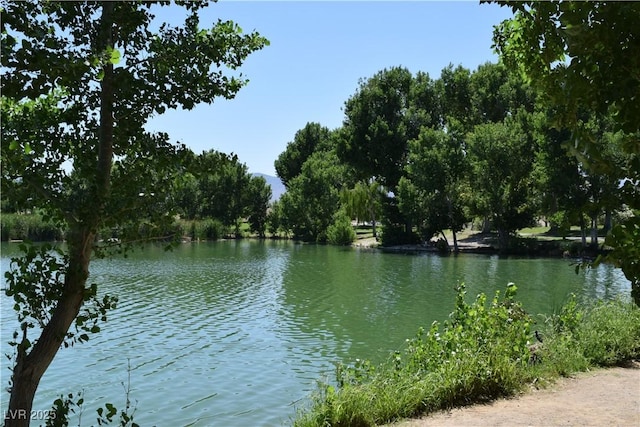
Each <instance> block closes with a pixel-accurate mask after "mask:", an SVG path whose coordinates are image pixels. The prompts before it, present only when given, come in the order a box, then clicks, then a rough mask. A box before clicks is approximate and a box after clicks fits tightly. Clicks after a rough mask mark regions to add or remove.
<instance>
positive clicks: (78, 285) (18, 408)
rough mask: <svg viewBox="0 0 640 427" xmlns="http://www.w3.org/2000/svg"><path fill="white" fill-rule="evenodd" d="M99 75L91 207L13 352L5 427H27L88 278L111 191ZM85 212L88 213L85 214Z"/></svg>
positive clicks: (106, 28)
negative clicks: (59, 285)
mask: <svg viewBox="0 0 640 427" xmlns="http://www.w3.org/2000/svg"><path fill="white" fill-rule="evenodd" d="M113 10H114V3H113V2H104V3H103V4H102V16H101V17H100V32H99V35H98V44H97V49H98V51H99V52H105V51H106V49H107V48H108V47H110V48H113V45H114V43H113V35H112V32H113V29H112V27H113ZM103 70H104V76H103V78H102V81H101V82H100V88H101V94H100V129H99V134H98V138H99V144H98V162H97V165H96V171H95V184H96V185H95V189H94V191H95V193H91V194H90V197H89V199H90V200H91V202H89V203H91V205H92V208H93V209H79V211H80V212H82V213H83V214H84V215H83V216H82V217H81V218H79V220H78V221H77V222H74V223H72V224H69V228H70V233H69V237H68V244H69V253H68V255H69V261H68V264H67V271H66V272H65V280H64V289H63V293H62V296H61V297H60V300H59V301H58V304H57V306H56V308H55V310H54V312H53V315H52V316H51V320H50V321H49V323H47V325H46V326H45V327H44V328H43V329H42V332H41V334H40V337H39V338H38V340H37V341H36V343H35V344H34V345H33V347H32V348H31V351H30V352H29V353H26V349H21V348H20V347H19V348H18V355H17V359H16V365H15V366H14V368H13V376H12V386H11V396H10V398H9V408H8V410H7V412H6V414H5V427H18V426H20V427H26V426H29V422H30V415H31V409H32V407H33V398H34V396H35V393H36V390H37V388H38V384H39V383H40V379H41V378H42V376H43V375H44V373H45V372H46V370H47V368H48V367H49V365H50V364H51V362H52V361H53V358H54V357H55V355H56V353H57V352H58V350H59V349H60V345H61V344H62V341H63V339H64V337H65V336H66V334H67V331H68V330H69V327H70V326H71V324H72V323H73V321H74V320H75V318H76V317H77V316H78V313H79V312H80V307H81V306H82V303H83V302H84V294H85V284H86V281H87V277H89V263H90V261H91V253H92V250H93V243H94V239H95V236H96V230H97V227H98V224H99V223H100V220H101V215H103V211H104V207H105V205H106V201H107V200H108V198H109V194H110V190H111V167H112V165H113V125H114V123H113V122H114V117H113V103H114V97H113V93H114V78H113V64H111V63H110V62H108V61H107V62H106V63H105V64H104V65H103ZM86 212H89V213H88V214H87V213H86Z"/></svg>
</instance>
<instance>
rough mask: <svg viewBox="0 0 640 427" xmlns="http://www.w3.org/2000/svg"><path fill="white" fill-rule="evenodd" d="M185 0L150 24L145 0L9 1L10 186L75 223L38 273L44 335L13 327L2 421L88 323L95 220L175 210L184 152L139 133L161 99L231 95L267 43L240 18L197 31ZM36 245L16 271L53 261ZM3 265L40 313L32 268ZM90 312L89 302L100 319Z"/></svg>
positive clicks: (15, 293) (20, 197) (117, 222)
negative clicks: (250, 58)
mask: <svg viewBox="0 0 640 427" xmlns="http://www.w3.org/2000/svg"><path fill="white" fill-rule="evenodd" d="M181 5H182V7H184V8H185V9H186V15H187V16H186V19H185V22H184V25H183V26H181V27H172V26H169V25H166V24H163V25H161V26H160V28H159V29H158V30H157V31H156V30H154V25H152V20H153V14H152V11H151V5H150V4H148V3H137V2H104V3H101V2H95V3H79V2H35V1H33V2H25V1H20V2H6V3H5V6H6V9H5V11H4V12H5V13H3V19H2V24H1V25H2V27H1V30H2V39H1V47H2V53H3V54H2V59H1V61H2V62H1V64H2V67H3V93H2V108H1V110H2V125H3V140H4V141H3V144H2V151H1V157H2V165H3V167H2V193H3V196H6V197H8V198H10V199H11V200H16V201H18V202H20V203H21V205H22V206H24V204H25V203H27V202H29V203H33V205H35V206H38V207H41V208H42V209H44V211H45V212H46V213H47V215H48V216H49V217H51V218H52V219H54V220H55V221H58V222H60V223H65V224H66V228H67V229H68V230H69V232H68V235H67V248H68V249H67V251H66V253H65V254H64V257H63V258H62V259H63V263H62V264H58V265H56V268H55V269H54V268H50V269H49V270H46V271H49V272H51V275H49V276H46V277H45V276H41V277H40V283H41V284H42V286H45V285H46V286H49V285H50V286H51V289H52V290H51V291H47V293H46V294H45V296H46V298H45V299H46V300H47V303H48V304H49V305H47V308H46V310H45V311H46V313H45V317H46V319H45V321H44V322H43V324H42V325H41V329H40V333H39V336H37V337H34V336H31V335H29V332H30V331H32V329H31V328H32V327H33V326H35V323H34V322H31V321H25V322H24V323H23V326H22V327H21V330H22V333H21V334H18V335H16V341H15V344H16V345H15V347H16V358H15V365H14V368H13V375H12V378H11V397H10V401H9V407H8V411H7V414H9V416H8V418H7V419H6V421H5V422H6V424H5V425H8V426H14V425H23V426H24V425H28V424H29V419H28V417H16V416H15V415H12V414H25V413H26V414H27V415H28V414H29V413H30V412H31V408H32V403H33V397H34V394H35V392H36V389H37V387H38V383H39V381H40V379H41V378H42V375H43V374H44V372H45V371H46V370H47V368H48V366H49V364H50V363H51V361H52V360H53V357H54V356H55V355H56V353H57V351H58V349H59V348H60V345H61V344H62V343H63V342H64V340H65V337H67V336H68V333H69V330H70V327H71V325H72V324H75V325H76V326H78V327H79V328H82V327H83V326H85V325H91V323H88V322H91V319H93V318H94V317H92V316H93V314H90V315H89V316H79V313H80V312H81V309H82V307H83V306H84V305H85V303H87V302H88V301H91V300H92V298H94V297H95V295H96V286H95V285H89V286H87V279H88V277H89V264H90V260H91V258H92V254H96V253H97V254H98V255H100V254H101V253H102V251H101V250H100V249H101V247H100V245H99V244H98V243H96V240H97V233H98V230H99V229H100V228H102V227H116V226H118V227H121V228H122V229H123V230H124V232H123V235H124V236H131V235H132V233H129V232H127V231H133V230H137V229H138V228H139V226H140V223H141V222H142V223H145V224H147V226H152V225H154V224H158V223H160V224H162V223H168V222H169V221H171V218H172V213H173V212H172V211H171V209H170V208H171V207H172V206H173V205H172V204H171V203H169V200H168V196H169V194H170V193H171V189H172V185H173V183H174V182H175V176H176V175H177V174H180V173H182V172H183V171H184V170H183V166H182V165H181V159H182V158H183V157H184V154H183V150H182V148H181V147H178V146H175V145H173V144H170V143H169V141H168V137H167V135H166V134H163V133H158V134H152V133H149V132H147V131H145V130H144V124H145V123H146V121H147V120H148V119H149V117H151V116H152V115H154V114H162V113H163V112H164V111H166V110H167V109H171V108H185V109H191V108H193V107H194V106H195V105H196V104H199V103H203V102H205V103H211V102H213V101H214V99H215V98H216V97H218V96H222V97H226V98H232V97H233V96H234V95H235V94H236V92H237V91H238V90H239V89H240V88H241V87H242V86H243V85H244V84H245V83H246V80H245V79H244V78H243V77H242V76H241V75H233V74H232V73H233V70H236V69H237V68H238V67H239V66H240V65H241V64H242V62H243V60H244V59H245V58H246V57H247V55H249V54H250V53H251V52H253V51H255V50H258V49H260V48H262V47H263V46H264V45H265V44H266V43H267V41H266V40H265V39H264V38H263V37H261V36H260V35H259V34H257V33H251V34H242V32H241V30H240V29H239V27H238V26H237V25H236V24H234V23H233V22H221V21H219V22H218V23H217V24H215V25H213V26H212V27H211V28H210V29H203V28H202V27H201V26H200V23H199V17H198V10H199V9H201V8H202V7H205V6H206V5H207V4H206V3H205V2H198V3H189V2H186V3H182V4H181ZM230 73H231V74H230ZM67 165H68V166H67ZM69 170H71V172H68V171H69ZM30 253H31V252H29V251H28V252H27V257H26V258H22V259H16V260H14V261H13V263H14V265H15V266H16V267H15V268H16V270H12V271H14V272H17V271H21V270H22V269H25V268H32V267H29V265H31V264H32V263H35V264H33V265H36V266H37V265H41V263H43V262H49V261H47V260H48V259H49V258H46V255H43V254H41V256H40V257H31V256H29V254H30ZM35 271H41V273H42V274H44V271H45V270H39V269H37V268H36V270H35ZM9 275H11V277H9ZM9 275H8V277H7V278H8V290H7V292H8V294H9V295H10V296H12V297H13V298H14V300H15V301H16V307H20V312H24V310H27V311H29V310H31V311H32V307H33V304H34V303H35V300H34V299H33V296H31V295H30V294H28V293H25V292H26V288H25V286H26V285H25V283H26V282H25V280H26V279H25V277H26V276H25V275H21V274H15V273H12V272H9ZM51 280H54V281H53V282H51ZM47 289H49V288H47ZM107 305H108V304H107ZM96 309H97V311H95V310H94V311H91V313H95V315H97V316H98V318H100V319H101V320H104V316H103V313H102V312H101V308H100V307H96ZM19 316H22V315H21V314H19ZM89 331H90V332H96V331H97V329H95V328H94V327H93V326H90V327H89ZM81 337H82V335H81ZM82 338H84V337H82ZM19 410H20V411H19Z"/></svg>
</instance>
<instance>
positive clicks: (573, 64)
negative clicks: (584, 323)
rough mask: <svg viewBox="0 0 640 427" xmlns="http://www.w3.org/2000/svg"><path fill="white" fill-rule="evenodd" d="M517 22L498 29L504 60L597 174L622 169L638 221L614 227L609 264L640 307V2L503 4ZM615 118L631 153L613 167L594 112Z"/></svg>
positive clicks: (625, 147)
mask: <svg viewBox="0 0 640 427" xmlns="http://www.w3.org/2000/svg"><path fill="white" fill-rule="evenodd" d="M496 3H498V4H500V5H503V6H508V7H510V8H511V9H512V10H513V12H514V17H513V18H512V19H509V20H506V21H504V22H503V23H501V24H500V25H499V26H498V27H496V28H495V31H494V42H495V47H496V49H497V51H498V52H499V53H500V56H501V58H502V60H503V61H504V62H505V63H506V64H507V65H508V66H509V67H511V68H513V69H515V70H519V71H520V72H521V73H522V74H523V75H524V76H525V77H526V78H527V79H528V80H529V81H530V82H531V84H532V85H534V86H536V87H537V88H538V89H539V90H540V91H541V93H542V94H543V96H544V97H545V99H546V101H547V102H548V103H549V104H550V105H551V106H552V109H553V117H552V120H553V124H554V125H555V126H556V127H559V128H563V127H564V128H567V129H569V130H570V131H571V138H570V144H569V145H568V147H569V148H570V149H571V150H572V152H573V153H574V154H575V155H576V156H577V157H578V158H579V159H580V161H581V162H582V163H583V164H584V165H585V166H586V167H587V168H589V169H591V170H592V171H595V172H597V173H602V172H603V171H604V172H607V171H609V172H610V171H611V170H612V169H615V168H620V169H621V171H622V173H621V177H623V179H622V191H621V195H622V196H623V201H624V203H625V204H626V205H627V206H628V207H629V208H630V209H631V210H632V212H633V214H632V216H630V217H628V218H626V220H625V221H623V222H621V223H620V224H618V225H617V226H615V227H614V229H613V230H612V232H611V233H610V235H609V237H608V239H607V243H608V244H609V245H610V246H611V247H613V252H612V253H611V254H610V255H609V257H608V259H609V260H611V261H613V262H614V263H616V264H617V265H619V266H621V267H622V270H623V272H624V274H625V276H626V277H627V278H628V279H629V280H630V281H631V283H632V294H633V295H634V299H635V301H636V303H638V304H640V263H639V262H638V259H640V217H639V216H638V213H639V210H640V102H638V99H640V72H639V70H640V31H639V30H638V22H639V20H640V4H638V3H636V2H597V3H583V2H571V1H562V2H511V1H498V2H496ZM585 112H587V113H595V114H596V115H597V116H598V117H599V118H602V117H611V118H612V124H613V128H612V129H611V131H612V132H614V133H616V132H621V133H620V134H619V138H620V140H619V141H620V142H619V144H620V147H621V149H622V151H623V152H624V153H626V154H627V156H626V158H625V161H624V162H623V163H616V162H612V161H611V159H610V158H609V159H607V158H606V157H605V156H603V155H602V154H603V152H602V151H601V150H600V147H601V146H600V145H599V137H600V135H599V134H598V133H597V132H594V131H593V127H592V126H590V120H589V118H590V114H587V117H586V118H585Z"/></svg>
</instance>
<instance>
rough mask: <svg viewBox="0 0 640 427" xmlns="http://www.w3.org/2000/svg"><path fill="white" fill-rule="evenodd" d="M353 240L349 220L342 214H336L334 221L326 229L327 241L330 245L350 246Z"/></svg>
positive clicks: (353, 235) (354, 235)
mask: <svg viewBox="0 0 640 427" xmlns="http://www.w3.org/2000/svg"><path fill="white" fill-rule="evenodd" d="M355 239H356V232H355V230H354V229H353V227H352V226H351V219H349V217H348V216H347V215H346V214H345V213H344V212H339V213H338V214H336V216H335V221H334V222H333V224H331V225H330V226H329V227H328V228H327V241H328V242H329V243H331V244H332V245H350V244H351V243H352V242H353V241H354V240H355Z"/></svg>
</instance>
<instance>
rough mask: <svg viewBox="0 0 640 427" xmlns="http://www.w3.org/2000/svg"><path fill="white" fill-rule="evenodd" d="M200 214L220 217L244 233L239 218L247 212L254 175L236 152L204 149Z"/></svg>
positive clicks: (200, 169)
mask: <svg viewBox="0 0 640 427" xmlns="http://www.w3.org/2000/svg"><path fill="white" fill-rule="evenodd" d="M196 165H197V179H198V190H199V191H198V195H199V204H200V209H199V212H200V216H201V217H202V218H205V217H208V218H215V219H219V220H220V221H221V222H222V224H223V225H225V226H226V227H233V228H234V229H235V234H236V236H239V235H240V223H239V222H238V220H239V218H240V217H242V216H243V215H244V214H245V211H246V207H247V191H249V182H250V180H251V175H249V169H248V168H247V165H245V164H244V163H240V161H239V160H238V156H237V155H235V154H225V153H220V152H218V151H215V150H209V151H205V152H203V153H202V154H201V155H200V156H198V159H197V161H196Z"/></svg>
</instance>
